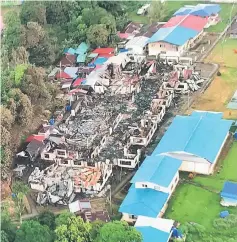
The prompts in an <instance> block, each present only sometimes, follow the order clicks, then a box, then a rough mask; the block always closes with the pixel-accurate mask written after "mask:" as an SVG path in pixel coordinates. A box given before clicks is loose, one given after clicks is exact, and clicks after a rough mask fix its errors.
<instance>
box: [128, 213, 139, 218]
mask: <svg viewBox="0 0 237 242" xmlns="http://www.w3.org/2000/svg"><path fill="white" fill-rule="evenodd" d="M128 217H129V218H130V219H137V216H135V215H132V214H129V215H128Z"/></svg>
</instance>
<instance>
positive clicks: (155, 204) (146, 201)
mask: <svg viewBox="0 0 237 242" xmlns="http://www.w3.org/2000/svg"><path fill="white" fill-rule="evenodd" d="M168 197H169V194H168V193H164V192H159V191H156V190H153V189H149V188H145V189H144V188H135V185H134V184H132V186H131V188H130V189H129V191H128V194H127V196H126V197H125V199H124V200H123V202H122V204H121V206H120V208H119V212H121V213H127V214H131V215H135V216H139V215H142V216H147V217H152V218H156V217H157V216H158V214H159V213H160V211H161V209H162V208H163V206H164V205H165V204H166V202H167V200H168Z"/></svg>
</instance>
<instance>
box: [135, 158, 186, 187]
mask: <svg viewBox="0 0 237 242" xmlns="http://www.w3.org/2000/svg"><path fill="white" fill-rule="evenodd" d="M181 164H182V161H180V160H177V159H175V158H172V157H168V156H162V155H156V156H155V155H152V156H149V157H147V158H146V159H145V160H144V162H143V163H142V165H141V167H140V168H139V170H138V171H137V172H136V174H135V175H134V177H133V178H132V181H131V182H132V183H135V182H151V183H155V184H157V185H159V186H163V187H168V186H169V185H170V183H171V181H172V179H173V178H174V176H175V174H176V173H177V171H178V170H179V167H180V166H181Z"/></svg>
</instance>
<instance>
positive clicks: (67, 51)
mask: <svg viewBox="0 0 237 242" xmlns="http://www.w3.org/2000/svg"><path fill="white" fill-rule="evenodd" d="M64 54H70V55H74V54H75V49H73V48H67V49H65V50H64Z"/></svg>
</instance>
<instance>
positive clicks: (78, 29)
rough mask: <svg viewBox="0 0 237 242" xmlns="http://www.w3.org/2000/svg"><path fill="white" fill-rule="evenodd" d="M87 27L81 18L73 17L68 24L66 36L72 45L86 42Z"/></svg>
mask: <svg viewBox="0 0 237 242" xmlns="http://www.w3.org/2000/svg"><path fill="white" fill-rule="evenodd" d="M86 31H87V26H86V24H84V23H83V21H82V17H81V16H79V17H77V18H76V17H73V18H72V20H71V21H70V22H69V23H68V36H69V38H70V39H71V40H72V41H73V43H76V44H78V43H81V42H83V41H85V40H86Z"/></svg>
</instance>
